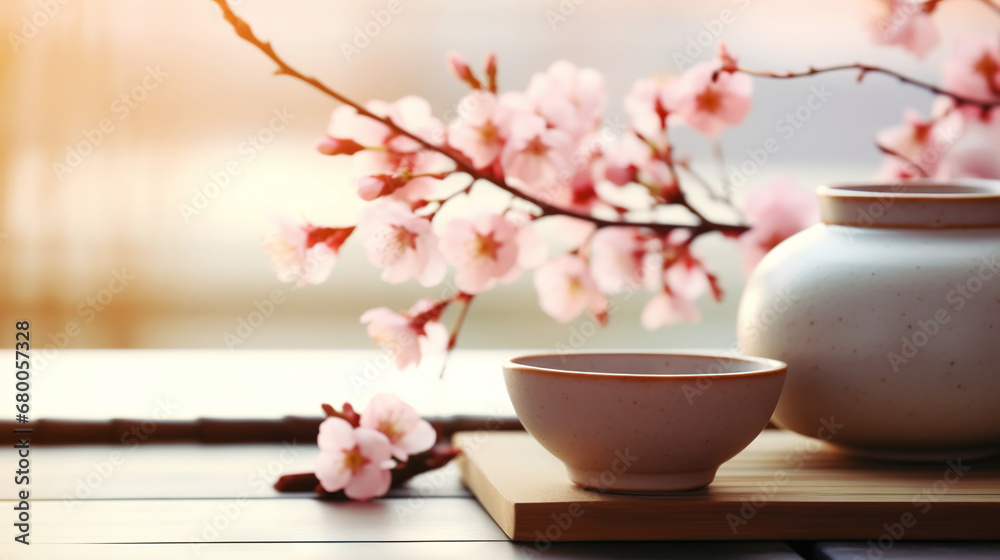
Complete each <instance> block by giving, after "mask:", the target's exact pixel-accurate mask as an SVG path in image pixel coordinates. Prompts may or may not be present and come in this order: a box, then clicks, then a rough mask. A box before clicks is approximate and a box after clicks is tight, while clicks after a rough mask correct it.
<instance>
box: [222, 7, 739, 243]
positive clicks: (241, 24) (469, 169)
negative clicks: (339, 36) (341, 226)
mask: <svg viewBox="0 0 1000 560" xmlns="http://www.w3.org/2000/svg"><path fill="white" fill-rule="evenodd" d="M212 1H213V2H215V3H216V4H217V5H218V6H219V8H220V9H221V10H222V15H223V17H224V18H225V19H226V21H227V22H229V24H230V25H231V26H232V27H233V30H234V31H236V34H237V35H238V36H239V37H240V38H241V39H243V40H244V41H246V42H248V43H250V44H251V45H253V46H255V47H257V49H259V50H260V51H261V52H263V53H264V54H265V55H266V56H267V57H268V58H270V59H271V60H272V61H273V62H274V63H275V64H277V66H278V70H276V71H275V73H276V74H284V75H286V76H290V77H292V78H295V79H298V80H300V81H302V82H305V83H307V84H309V85H310V86H312V87H314V88H316V89H317V90H319V91H321V92H323V93H325V94H326V95H329V96H330V97H332V98H334V99H336V100H337V101H339V102H341V103H343V104H345V105H348V106H350V107H352V108H354V110H355V111H357V112H358V114H359V115H362V116H365V117H368V118H370V119H373V120H376V121H378V122H380V123H382V124H384V125H386V126H388V127H389V128H391V129H392V130H394V131H395V132H396V133H398V134H401V135H403V136H406V137H407V138H410V139H411V140H414V141H415V142H417V143H419V144H420V145H421V146H422V147H423V148H424V149H427V150H431V151H434V152H438V153H440V154H442V155H444V156H446V157H448V158H450V159H451V160H452V161H454V162H455V167H456V170H457V171H460V172H462V173H465V174H467V175H469V176H471V177H472V178H473V179H482V180H484V181H488V182H490V183H493V184H494V185H496V186H497V187H499V188H501V189H503V190H505V191H507V192H509V193H510V194H512V195H514V196H516V197H518V198H520V199H522V200H525V201H527V202H530V203H532V204H534V205H535V206H537V207H538V208H539V209H540V210H541V213H542V214H541V215H542V216H546V215H562V216H569V217H571V218H577V219H579V220H584V221H587V222H590V223H592V224H594V226H595V227H597V228H605V227H621V226H630V227H642V228H648V229H651V230H654V231H657V232H660V233H667V232H670V231H672V230H674V229H679V228H684V229H688V230H690V231H691V234H692V235H694V236H696V235H700V234H702V233H707V232H710V231H718V232H723V233H727V232H728V233H741V232H744V231H746V230H747V229H749V228H748V227H747V226H743V225H736V224H720V223H716V222H713V221H711V220H707V219H702V223H700V224H698V225H694V226H692V225H683V224H670V223H662V222H629V221H610V220H604V219H601V218H596V217H594V216H591V215H588V214H581V213H579V212H575V211H573V210H569V209H566V208H561V207H559V206H555V205H553V204H549V203H547V202H545V201H543V200H541V199H539V198H537V197H534V196H532V195H529V194H528V193H525V192H523V191H521V190H520V189H518V188H516V187H513V186H511V185H509V184H508V183H507V182H506V181H505V180H503V179H501V178H499V177H495V176H493V175H492V174H490V173H486V172H483V171H480V170H478V169H476V168H475V167H473V166H472V164H471V163H470V162H469V161H468V160H467V159H466V158H465V157H464V156H462V155H461V154H459V153H458V152H456V151H455V150H452V149H450V148H449V147H447V146H436V145H434V144H431V143H430V142H428V141H427V140H425V139H423V138H421V137H419V136H417V135H416V134H413V133H412V132H409V131H408V130H406V129H404V128H402V127H400V126H398V125H397V124H395V123H394V122H392V120H391V119H388V118H384V117H380V116H378V115H376V114H374V113H372V112H371V111H369V110H368V109H365V107H364V106H362V105H361V104H359V103H357V102H355V101H353V100H351V99H350V98H348V97H346V96H344V95H343V94H341V93H338V92H337V91H335V90H333V89H331V88H330V87H328V86H327V85H325V84H324V83H323V82H320V81H319V80H317V79H316V78H314V77H312V76H306V75H305V74H302V73H301V72H299V71H298V70H296V69H295V68H293V67H291V66H290V65H289V64H288V63H286V62H285V61H284V59H282V58H281V57H280V56H278V54H277V53H276V52H275V51H274V48H273V47H272V46H271V43H270V42H268V41H263V40H261V39H260V38H258V37H257V35H256V34H254V32H253V29H251V28H250V25H249V24H248V23H247V22H246V21H244V20H243V19H242V18H240V17H239V16H237V15H236V14H235V13H234V12H233V10H232V8H230V6H229V2H228V0H212Z"/></svg>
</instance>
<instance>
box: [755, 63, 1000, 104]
mask: <svg viewBox="0 0 1000 560" xmlns="http://www.w3.org/2000/svg"><path fill="white" fill-rule="evenodd" d="M841 70H856V71H857V72H858V81H861V79H862V78H864V77H865V74H869V73H871V74H884V75H886V76H891V77H893V78H896V79H897V80H899V81H901V82H903V83H906V84H910V85H912V86H916V87H918V88H922V89H925V90H927V91H930V92H932V93H936V94H938V95H946V96H948V97H950V98H952V99H954V100H955V102H956V103H958V104H960V105H971V106H974V107H979V108H980V109H982V110H983V111H987V110H989V109H992V108H994V107H997V106H1000V101H982V100H979V99H973V98H971V97H966V96H964V95H959V94H957V93H954V92H951V91H948V90H946V89H943V88H940V87H938V86H936V85H934V84H931V83H928V82H924V81H921V80H918V79H916V78H911V77H909V76H905V75H903V74H900V73H899V72H896V71H894V70H889V69H888V68H882V67H880V66H872V65H870V64H858V63H855V64H840V65H837V66H826V67H823V68H814V67H809V70H806V71H804V72H785V73H783V74H782V73H777V72H762V71H759V70H747V69H746V68H737V69H736V71H737V72H742V73H744V74H749V75H751V76H760V77H762V78H776V79H792V78H804V77H806V76H815V75H817V74H824V73H827V72H839V71H841Z"/></svg>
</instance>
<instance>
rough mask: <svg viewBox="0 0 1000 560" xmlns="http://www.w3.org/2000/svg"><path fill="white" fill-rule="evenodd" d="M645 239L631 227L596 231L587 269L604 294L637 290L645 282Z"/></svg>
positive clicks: (636, 229) (647, 243) (644, 236)
mask: <svg viewBox="0 0 1000 560" xmlns="http://www.w3.org/2000/svg"><path fill="white" fill-rule="evenodd" d="M648 246H649V237H648V236H647V235H644V234H643V233H642V231H641V230H640V229H639V228H635V227H609V228H603V229H600V230H597V232H596V233H594V237H593V239H592V240H591V244H590V251H591V257H590V269H591V273H592V274H593V276H594V281H595V282H597V286H598V287H599V288H600V289H601V291H603V292H604V293H606V294H610V293H613V292H617V291H620V290H623V289H637V288H640V287H642V286H643V285H644V284H645V281H646V267H644V266H643V264H644V262H645V259H646V252H647V249H648V248H649V247H648Z"/></svg>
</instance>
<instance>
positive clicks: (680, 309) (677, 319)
mask: <svg viewBox="0 0 1000 560" xmlns="http://www.w3.org/2000/svg"><path fill="white" fill-rule="evenodd" d="M700 317H701V314H700V313H699V312H698V306H696V305H695V304H694V303H693V302H692V301H691V300H689V299H687V298H685V297H683V296H681V295H677V294H670V293H667V292H660V293H658V294H656V295H655V296H653V298H652V299H650V300H649V302H647V303H646V306H645V307H643V309H642V315H641V316H640V317H639V321H640V322H641V323H642V326H643V327H644V328H646V329H647V330H651V331H654V330H656V329H658V328H660V327H664V326H668V325H673V324H676V323H681V322H688V323H691V322H695V321H697V320H698V319H699V318H700Z"/></svg>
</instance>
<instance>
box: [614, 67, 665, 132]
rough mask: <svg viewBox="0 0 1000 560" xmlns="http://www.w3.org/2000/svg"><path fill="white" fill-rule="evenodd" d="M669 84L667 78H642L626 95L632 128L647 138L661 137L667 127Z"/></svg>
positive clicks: (626, 107)
mask: <svg viewBox="0 0 1000 560" xmlns="http://www.w3.org/2000/svg"><path fill="white" fill-rule="evenodd" d="M669 84H670V81H669V80H667V79H665V78H646V79H642V80H639V81H637V82H635V83H634V84H633V85H632V89H631V90H629V92H628V95H626V96H625V112H626V113H627V114H628V116H629V122H630V124H631V126H632V129H633V130H635V131H636V132H638V133H639V134H641V135H642V136H644V137H645V138H647V139H653V138H658V137H660V136H661V133H662V132H663V130H665V129H666V127H667V115H668V114H669V111H668V109H667V98H668V90H669V87H670V86H669ZM664 140H665V138H664Z"/></svg>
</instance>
